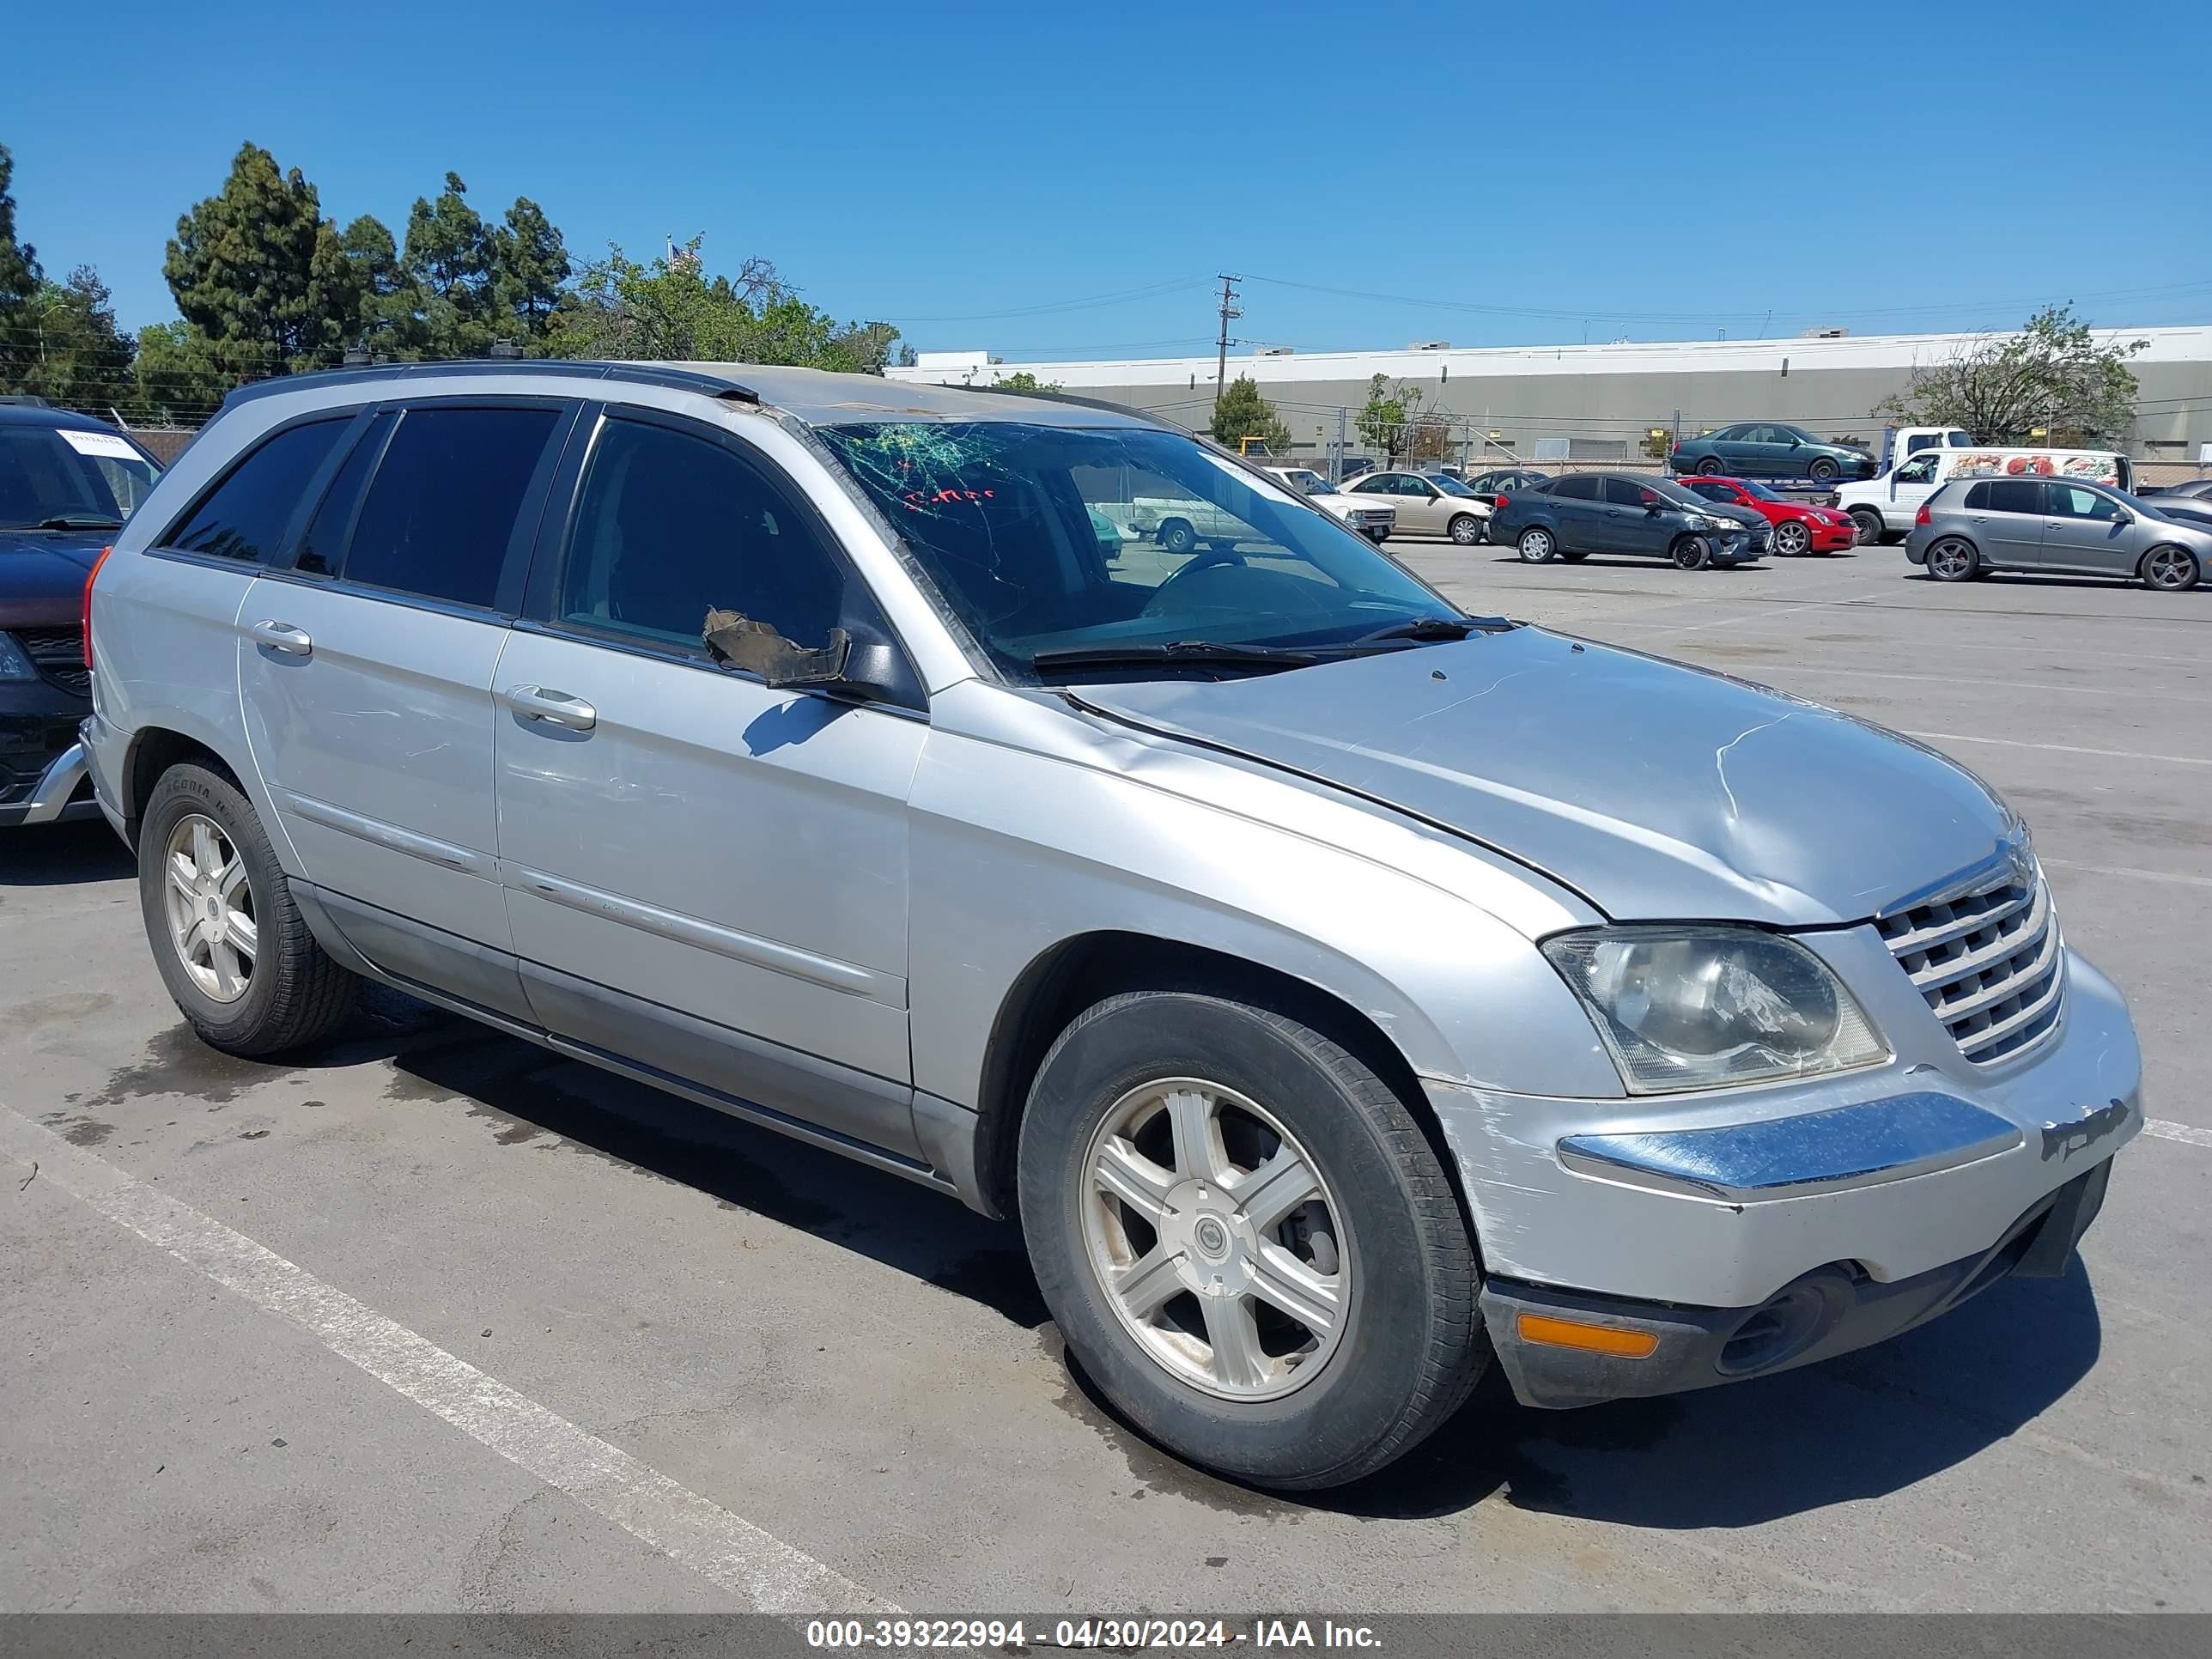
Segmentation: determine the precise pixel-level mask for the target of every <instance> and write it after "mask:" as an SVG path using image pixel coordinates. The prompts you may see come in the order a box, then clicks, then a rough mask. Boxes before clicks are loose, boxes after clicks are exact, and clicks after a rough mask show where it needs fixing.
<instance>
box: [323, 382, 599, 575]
mask: <svg viewBox="0 0 2212 1659" xmlns="http://www.w3.org/2000/svg"><path fill="white" fill-rule="evenodd" d="M559 418H560V416H559V413H558V411H556V410H550V409H412V410H408V411H407V412H406V413H405V414H404V416H401V418H400V422H399V429H398V431H397V432H395V433H393V434H392V441H391V442H390V443H389V444H388V445H387V446H386V448H385V451H384V459H383V462H382V464H381V465H379V466H378V467H377V469H376V477H375V480H374V482H373V483H371V484H370V485H369V487H368V495H367V496H366V497H365V498H364V499H363V500H362V504H361V516H360V518H359V520H357V521H356V524H355V526H354V531H353V539H352V542H351V544H350V545H349V548H348V550H347V552H346V556H345V568H344V571H343V574H344V576H345V579H346V580H348V581H356V582H366V583H368V584H369V585H370V586H374V587H388V588H392V589H393V590H395V591H397V592H402V593H412V594H416V595H417V596H419V597H421V598H423V599H444V600H447V601H448V602H450V603H452V604H454V605H482V606H487V607H488V606H489V605H491V604H492V603H493V602H494V601H495V599H496V598H497V597H498V593H499V577H500V571H501V568H502V567H503V566H504V565H505V563H506V562H507V542H508V539H509V538H511V537H512V536H513V534H514V528H515V520H516V519H517V517H518V516H519V515H520V513H521V511H522V501H523V497H524V496H525V495H527V494H528V493H529V490H530V480H531V477H532V474H533V473H535V472H536V471H537V470H538V459H539V458H540V457H541V456H542V455H543V454H544V452H545V444H546V441H547V440H548V439H549V438H550V437H551V436H552V433H553V427H554V423H555V422H556V421H557V420H559ZM332 493H333V494H334V495H335V493H336V492H335V491H333V492H332Z"/></svg>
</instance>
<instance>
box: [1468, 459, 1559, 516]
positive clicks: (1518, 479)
mask: <svg viewBox="0 0 2212 1659" xmlns="http://www.w3.org/2000/svg"><path fill="white" fill-rule="evenodd" d="M1551 477H1552V475H1551V474H1550V473H1548V472H1539V471H1536V470H1535V469H1534V467H1527V466H1502V467H1498V468H1497V469H1495V470H1494V471H1489V472H1478V473H1476V474H1475V475H1474V477H1472V478H1469V479H1468V480H1466V483H1467V487H1468V489H1472V490H1473V491H1474V493H1475V494H1476V495H1480V497H1481V498H1482V499H1483V500H1484V501H1488V502H1489V503H1490V504H1491V505H1492V506H1493V507H1495V506H1496V505H1497V504H1498V497H1499V496H1500V495H1508V494H1510V493H1511V492H1512V491H1514V490H1516V489H1533V488H1534V487H1535V486H1536V485H1538V484H1541V483H1548V482H1549V481H1550V479H1551Z"/></svg>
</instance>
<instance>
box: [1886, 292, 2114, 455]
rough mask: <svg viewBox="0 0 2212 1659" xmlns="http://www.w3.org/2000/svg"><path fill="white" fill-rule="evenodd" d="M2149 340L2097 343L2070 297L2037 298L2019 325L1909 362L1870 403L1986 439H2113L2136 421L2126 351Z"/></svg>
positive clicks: (1914, 421)
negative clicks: (2056, 301) (2036, 306)
mask: <svg viewBox="0 0 2212 1659" xmlns="http://www.w3.org/2000/svg"><path fill="white" fill-rule="evenodd" d="M2148 344H2149V342H2148V340H2130V341H2124V342H2122V341H2111V342H2107V343H2102V344H2100V343H2099V342H2098V340H2097V339H2096V337H2095V336H2094V335H2093V334H2092V333H2091V331H2090V328H2089V325H2088V324H2087V323H2086V322H2084V321H2082V320H2081V319H2079V318H2077V317H2075V315H2074V308H2073V307H2072V306H2070V305H2066V306H2045V307H2044V308H2043V309H2042V310H2040V311H2039V312H2037V313H2035V315H2034V316H2033V317H2031V318H2029V319H2027V327H2026V328H2024V329H2022V330H2021V331H2020V332H2019V333H2017V334H1997V335H1990V336H1987V337H1984V338H1982V339H1980V340H1978V341H1977V342H1975V343H1973V344H1972V345H1971V346H1969V347H1968V348H1966V349H1965V350H1964V351H1961V352H1960V353H1958V354H1957V355H1956V356H1952V357H1949V358H1947V359H1945V360H1943V361H1942V362H1936V363H1930V364H1929V365H1927V366H1926V367H1924V368H1915V369H1914V370H1913V371H1912V376H1911V380H1910V381H1909V382H1908V383H1907V384H1906V386H1905V390H1904V391H1903V392H1897V393H1894V394H1893V395H1892V396H1890V397H1888V398H1884V399H1883V400H1882V402H1881V403H1880V404H1876V405H1875V413H1876V414H1878V415H1887V416H1893V417H1894V418H1896V419H1897V420H1899V422H1905V423H1908V424H1911V425H1914V426H1961V427H1964V428H1966V430H1967V431H1969V432H1971V433H1972V434H1973V435H1974V436H1975V437H1977V438H1978V439H1979V440H1980V441H1982V442H1984V443H1992V444H2018V443H2026V442H2027V441H2030V440H2031V439H2033V437H2035V435H2037V434H2038V432H2039V431H2040V432H2042V433H2043V434H2045V435H2046V441H2049V442H2051V443H2053V444H2060V445H2082V446H2091V447H2101V446H2105V445H2110V444H2118V443H2120V442H2123V441H2125V439H2126V438H2127V436H2128V435H2129V434H2130V433H2131V432H2132V431H2133V430H2134V429H2135V423H2136V411H2135V400H2136V377H2135V374H2134V373H2133V372H2132V371H2131V370H2130V368H2128V366H2127V360H2128V359H2129V358H2130V357H2132V356H2135V355H2136V353H2137V352H2138V351H2141V350H2142V349H2143V348H2144V347H2145V346H2146V345H2148Z"/></svg>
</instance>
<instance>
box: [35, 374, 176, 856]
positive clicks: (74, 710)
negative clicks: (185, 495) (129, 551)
mask: <svg viewBox="0 0 2212 1659" xmlns="http://www.w3.org/2000/svg"><path fill="white" fill-rule="evenodd" d="M160 476H161V466H160V464H159V463H157V462H156V461H155V459H154V458H153V457H152V456H151V455H149V454H148V453H146V452H145V451H144V450H143V449H142V448H140V447H138V446H137V444H135V443H133V442H132V441H131V440H130V439H129V438H127V437H125V435H123V434H121V433H119V432H118V431H117V430H116V429H115V428H113V427H111V426H103V425H102V424H101V423H100V422H98V421H94V420H88V419H87V418H86V417H85V416H82V415H71V414H69V413H67V412H65V411H64V410H58V409H49V408H47V407H46V405H45V404H41V403H38V402H35V401H31V400H25V399H15V398H11V399H8V400H6V401H0V828H5V827H7V826H9V825H12V824H18V823H50V822H52V821H53V820H55V819H57V818H76V817H93V816H96V815H97V813H98V811H99V809H98V808H97V807H96V806H95V805H94V804H93V799H92V789H91V786H90V784H89V783H88V781H86V778H85V770H84V760H83V757H82V755H81V754H80V753H79V751H78V749H77V740H76V728H77V723H78V722H79V721H81V720H83V719H84V718H85V716H86V715H88V714H91V713H92V674H91V671H90V670H89V669H88V668H87V667H86V666H85V663H84V631H83V617H84V584H85V578H86V577H87V576H88V575H89V574H91V571H92V567H93V565H94V562H95V561H97V560H98V559H99V557H100V549H101V548H103V547H105V546H106V545H107V544H109V543H110V542H112V541H113V540H114V539H115V532H117V531H118V529H120V528H121V527H122V525H123V520H125V519H126V518H127V517H129V516H130V513H131V508H133V507H136V506H137V505H138V503H139V502H140V501H143V500H144V499H145V497H146V494H147V492H148V491H149V490H150V489H153V487H154V480H155V478H157V477H160Z"/></svg>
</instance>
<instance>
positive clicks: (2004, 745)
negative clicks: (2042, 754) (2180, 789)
mask: <svg viewBox="0 0 2212 1659" xmlns="http://www.w3.org/2000/svg"><path fill="white" fill-rule="evenodd" d="M1905 736H1906V737H1908V738H1920V739H1921V740H1922V741H1923V742H1925V743H1984V744H1990V745H1991V746H1993V747H1995V748H1998V749H2041V750H2047V751H2048V752H2050V753H2051V754H2054V755H2098V756H2101V757H2104V758H2105V759H2106V760H2139V761H2156V762H2158V763H2160V765H2163V766H2212V760H2205V759H2202V758H2200V757H2196V756H2193V755H2146V754H2144V753H2143V752H2142V750H2138V749H2085V748H2082V747H2081V745H2079V744H2071V743H2027V742H2024V741H2022V740H2021V739H2020V738H1970V737H1968V736H1966V733H1964V732H1906V733H1905Z"/></svg>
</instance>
